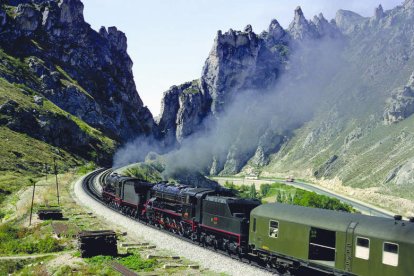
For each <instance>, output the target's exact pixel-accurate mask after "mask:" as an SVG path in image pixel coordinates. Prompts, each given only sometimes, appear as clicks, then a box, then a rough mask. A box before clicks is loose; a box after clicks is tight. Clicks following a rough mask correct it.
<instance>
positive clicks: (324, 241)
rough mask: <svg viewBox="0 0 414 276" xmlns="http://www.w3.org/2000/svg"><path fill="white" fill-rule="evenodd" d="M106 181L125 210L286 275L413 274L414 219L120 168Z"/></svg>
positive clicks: (107, 195)
mask: <svg viewBox="0 0 414 276" xmlns="http://www.w3.org/2000/svg"><path fill="white" fill-rule="evenodd" d="M104 182H105V183H104V185H103V189H102V198H103V200H104V202H105V203H106V204H107V205H110V206H112V207H114V208H116V209H118V210H120V211H121V212H122V213H124V214H126V215H128V216H131V217H133V218H135V219H138V220H141V221H143V222H145V223H148V224H151V225H154V226H157V227H159V228H162V229H165V230H168V231H170V232H172V233H175V234H177V235H180V236H183V237H186V238H188V239H191V240H192V241H195V242H198V243H199V244H200V245H202V246H206V247H212V248H214V249H215V250H222V251H225V252H227V253H228V254H230V255H232V254H234V255H236V256H238V257H239V258H247V259H249V260H253V261H255V262H256V263H258V264H260V265H262V266H265V267H268V268H271V269H274V270H276V271H277V272H278V273H280V274H293V275H296V274H299V272H300V271H302V272H303V271H307V272H306V273H305V275H311V274H312V275H361V276H381V275H384V276H385V275H393V276H394V275H395V276H409V275H414V262H413V261H412V256H413V254H414V218H410V219H409V220H403V219H402V217H401V216H395V217H394V219H389V218H381V217H373V216H367V215H362V214H353V213H345V212H340V211H331V210H324V209H318V208H309V207H302V206H295V205H288V204H281V203H271V204H261V202H260V201H258V200H256V199H242V198H238V197H236V196H235V195H234V194H232V193H229V192H228V191H225V190H217V189H209V188H197V187H191V186H188V185H179V184H172V183H167V182H160V183H149V182H146V181H143V180H140V179H137V178H133V177H125V176H121V175H118V174H116V173H112V174H111V175H109V176H107V177H106V178H105V181H104ZM302 274H303V273H302Z"/></svg>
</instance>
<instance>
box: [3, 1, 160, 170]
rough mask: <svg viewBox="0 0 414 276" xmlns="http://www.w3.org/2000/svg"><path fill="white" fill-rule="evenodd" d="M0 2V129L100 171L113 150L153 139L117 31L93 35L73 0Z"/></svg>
mask: <svg viewBox="0 0 414 276" xmlns="http://www.w3.org/2000/svg"><path fill="white" fill-rule="evenodd" d="M1 3H2V4H1V7H0V82H1V88H2V89H3V90H4V91H3V93H1V94H0V97H1V102H0V116H1V117H0V118H1V120H0V125H1V127H2V128H4V127H6V128H8V129H10V130H12V131H14V132H17V133H23V134H26V135H28V136H30V137H31V138H33V139H37V140H40V141H43V142H46V143H47V144H50V145H51V146H53V147H57V148H60V149H63V150H66V151H68V152H71V153H73V154H76V155H77V156H80V157H82V158H85V159H89V160H90V159H92V160H94V161H98V162H103V163H106V164H110V162H111V155H112V153H113V151H114V149H115V146H116V144H119V143H124V142H126V141H129V140H131V139H133V138H135V137H136V136H138V135H153V134H154V133H156V125H155V122H154V120H153V118H152V115H151V113H150V112H149V110H148V109H147V108H146V107H145V106H144V105H143V103H142V101H141V99H140V97H139V95H138V93H137V90H136V87H135V83H134V80H133V75H132V61H131V59H130V57H129V56H128V54H127V38H126V36H125V34H124V33H123V32H121V31H119V30H118V29H117V28H116V27H109V28H105V27H102V28H101V29H100V30H99V32H96V31H94V30H93V29H92V28H91V27H90V25H89V24H88V23H86V22H85V20H84V17H83V4H82V2H81V1H80V0H30V1H29V0H25V1H14V0H7V1H2V2H1ZM22 154H23V153H22Z"/></svg>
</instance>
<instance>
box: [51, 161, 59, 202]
mask: <svg viewBox="0 0 414 276" xmlns="http://www.w3.org/2000/svg"><path fill="white" fill-rule="evenodd" d="M53 165H54V167H55V176H56V193H57V201H58V205H60V202H59V182H58V175H57V173H58V172H57V166H56V157H53Z"/></svg>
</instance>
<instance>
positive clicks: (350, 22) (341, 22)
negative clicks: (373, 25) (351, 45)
mask: <svg viewBox="0 0 414 276" xmlns="http://www.w3.org/2000/svg"><path fill="white" fill-rule="evenodd" d="M366 21H368V18H365V17H362V16H361V15H359V14H357V13H355V12H352V11H347V10H339V11H338V12H337V13H336V17H335V23H336V26H337V27H338V28H339V29H340V30H341V32H343V33H345V34H349V33H351V32H352V31H354V30H355V29H356V28H357V27H358V26H359V25H360V24H362V23H364V22H366Z"/></svg>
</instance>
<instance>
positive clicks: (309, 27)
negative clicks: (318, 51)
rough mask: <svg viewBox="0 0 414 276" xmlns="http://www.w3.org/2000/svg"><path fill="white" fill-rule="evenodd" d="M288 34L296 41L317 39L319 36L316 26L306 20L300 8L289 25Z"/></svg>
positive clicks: (296, 10)
mask: <svg viewBox="0 0 414 276" xmlns="http://www.w3.org/2000/svg"><path fill="white" fill-rule="evenodd" d="M288 32H289V34H290V35H291V36H292V37H293V38H294V39H296V40H303V39H315V38H317V37H318V36H319V33H318V31H317V30H316V27H315V25H314V24H313V23H312V22H309V21H308V20H306V18H305V16H304V15H303V12H302V9H301V8H300V7H297V8H296V9H295V17H294V19H293V22H292V23H290V25H289V28H288Z"/></svg>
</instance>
